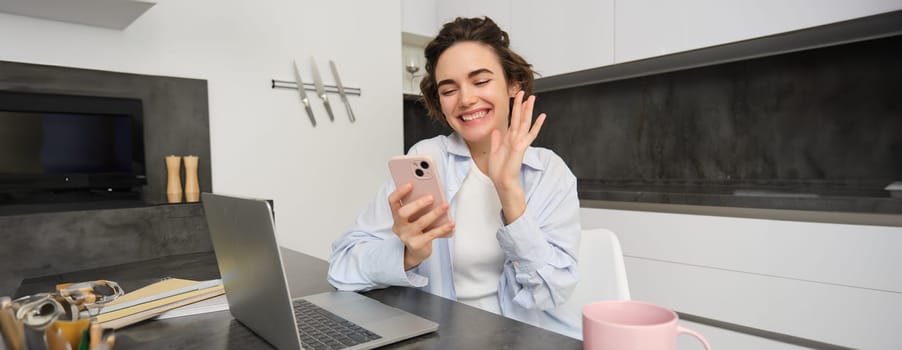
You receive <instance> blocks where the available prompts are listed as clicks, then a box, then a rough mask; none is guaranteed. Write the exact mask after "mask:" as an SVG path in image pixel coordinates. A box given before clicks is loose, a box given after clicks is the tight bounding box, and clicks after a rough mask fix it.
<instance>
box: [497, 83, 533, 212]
mask: <svg viewBox="0 0 902 350" xmlns="http://www.w3.org/2000/svg"><path fill="white" fill-rule="evenodd" d="M524 95H525V93H524V92H523V91H520V92H518V93H517V95H516V97H514V104H513V106H512V107H511V120H510V127H509V128H508V129H507V132H502V131H499V130H495V131H493V132H492V148H491V151H490V152H489V161H488V168H489V169H488V172H489V173H488V176H489V178H490V179H492V182H493V183H494V184H495V190H496V191H497V192H498V196H499V197H500V199H501V207H502V211H503V212H504V218H505V221H506V222H507V223H510V222H512V221H514V220H516V219H517V218H519V217H520V215H522V214H523V212H524V211H526V200H525V195H524V192H523V186H522V185H521V184H520V168H521V167H522V165H523V155H524V154H526V149H527V148H528V147H529V145H531V144H532V142H533V141H534V140H535V139H536V137H537V136H538V135H539V130H541V129H542V124H543V123H545V114H544V113H542V114H540V115H539V116H538V118H536V122H535V124H533V123H532V109H533V105H534V104H535V101H536V97H535V96H530V97H529V98H528V99H526V101H523V98H524Z"/></svg>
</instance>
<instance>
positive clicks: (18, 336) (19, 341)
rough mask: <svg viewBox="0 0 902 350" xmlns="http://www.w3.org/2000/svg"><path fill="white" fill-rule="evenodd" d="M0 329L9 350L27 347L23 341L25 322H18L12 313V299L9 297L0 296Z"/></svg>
mask: <svg viewBox="0 0 902 350" xmlns="http://www.w3.org/2000/svg"><path fill="white" fill-rule="evenodd" d="M0 331H2V332H3V338H4V339H5V340H6V345H7V346H8V347H9V349H10V350H23V349H28V345H27V344H26V343H25V324H23V323H22V322H19V320H17V319H16V315H14V314H13V309H12V300H10V298H9V297H2V298H0Z"/></svg>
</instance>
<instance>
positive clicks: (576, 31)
mask: <svg viewBox="0 0 902 350" xmlns="http://www.w3.org/2000/svg"><path fill="white" fill-rule="evenodd" d="M511 12H512V13H511V21H512V25H511V27H510V34H511V37H512V38H513V40H512V43H511V46H512V47H513V48H514V49H515V50H516V51H517V52H519V53H520V54H521V55H523V56H524V57H525V58H526V60H527V61H529V62H530V63H532V64H533V68H534V69H535V70H536V71H537V72H539V74H541V75H542V76H551V75H557V74H562V73H569V72H575V71H579V70H583V69H589V68H595V67H598V66H604V65H608V64H611V63H613V62H614V0H572V1H563V2H559V3H555V4H554V5H551V4H549V3H548V2H547V1H541V0H521V1H517V2H516V6H514V7H513V8H512V11H511Z"/></svg>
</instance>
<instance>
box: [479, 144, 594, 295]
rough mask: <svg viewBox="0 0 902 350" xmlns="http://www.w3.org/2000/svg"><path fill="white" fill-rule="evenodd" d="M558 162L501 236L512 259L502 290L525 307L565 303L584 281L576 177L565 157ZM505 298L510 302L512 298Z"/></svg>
mask: <svg viewBox="0 0 902 350" xmlns="http://www.w3.org/2000/svg"><path fill="white" fill-rule="evenodd" d="M555 160H557V162H552V163H551V164H549V167H548V168H547V169H545V170H543V171H542V175H541V179H538V181H534V185H533V187H532V188H531V189H527V193H528V195H527V209H526V212H524V214H523V215H521V216H520V217H519V218H518V219H517V220H515V221H513V222H511V223H510V224H508V225H507V226H503V227H502V228H501V229H499V230H498V232H497V238H498V242H499V244H500V245H501V249H502V250H504V252H505V254H506V256H507V260H506V262H505V266H504V269H503V271H502V278H501V281H500V284H499V287H500V288H499V291H498V292H499V293H506V294H508V296H509V297H510V299H509V300H512V301H513V303H515V304H516V305H517V306H519V307H522V308H525V309H540V310H549V309H553V308H555V307H557V306H560V305H563V304H564V303H565V302H566V301H567V300H568V299H569V298H570V294H572V292H573V288H574V287H575V286H576V283H577V281H578V280H579V276H578V273H577V269H576V254H577V252H578V249H579V239H580V222H579V199H578V197H577V192H576V177H575V176H573V174H572V173H571V172H570V171H569V169H567V168H566V166H565V165H564V164H563V161H561V160H560V158H555ZM500 299H501V300H502V304H504V300H505V299H507V298H500ZM508 306H509V307H510V305H508ZM502 308H504V305H502Z"/></svg>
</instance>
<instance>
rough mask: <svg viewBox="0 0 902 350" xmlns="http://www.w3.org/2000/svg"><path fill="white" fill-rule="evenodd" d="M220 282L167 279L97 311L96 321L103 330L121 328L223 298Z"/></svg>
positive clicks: (128, 294) (125, 296) (127, 295)
mask: <svg viewBox="0 0 902 350" xmlns="http://www.w3.org/2000/svg"><path fill="white" fill-rule="evenodd" d="M223 293H224V292H223V289H222V281H220V280H210V281H192V280H185V279H179V278H167V279H164V280H161V281H159V282H156V283H153V284H151V285H149V286H146V287H143V288H140V289H137V290H135V291H133V292H131V293H126V294H125V295H123V296H121V297H120V298H119V299H116V300H115V301H113V302H112V303H109V304H107V305H105V306H104V307H103V309H101V310H100V314H99V315H97V317H96V321H97V323H99V324H100V325H101V326H102V327H103V328H111V329H117V328H122V327H125V326H128V325H131V324H134V323H137V322H140V321H143V320H146V319H148V318H152V317H155V316H157V315H160V314H162V313H164V312H166V311H169V310H172V309H175V308H178V307H181V306H184V305H188V304H191V303H195V302H198V301H201V300H205V299H209V298H213V297H216V296H219V295H222V294H223Z"/></svg>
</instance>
